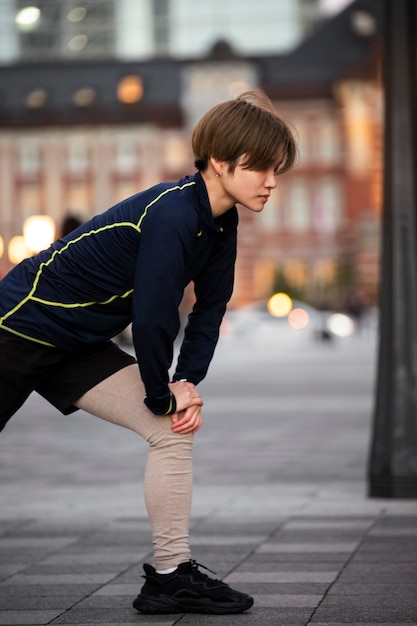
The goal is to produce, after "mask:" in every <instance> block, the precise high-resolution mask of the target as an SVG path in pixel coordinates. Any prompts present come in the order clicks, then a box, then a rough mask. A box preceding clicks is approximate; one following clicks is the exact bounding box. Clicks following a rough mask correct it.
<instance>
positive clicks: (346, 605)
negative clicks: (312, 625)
mask: <svg viewBox="0 0 417 626" xmlns="http://www.w3.org/2000/svg"><path fill="white" fill-rule="evenodd" d="M416 615H417V598H412V599H411V598H404V597H402V598H400V599H397V600H393V598H391V597H381V596H373V595H369V596H368V595H360V596H358V595H356V596H346V595H343V596H342V595H332V596H327V597H326V598H325V600H324V602H323V603H322V604H321V605H320V606H319V607H318V609H317V611H316V612H315V614H314V619H313V620H312V621H313V622H314V621H316V620H317V621H319V622H323V621H326V620H327V621H335V620H339V621H342V622H343V621H344V622H346V621H347V620H349V622H348V623H352V622H363V621H370V620H372V621H379V622H380V621H383V622H387V621H391V622H395V621H397V622H399V623H401V622H404V621H407V622H409V621H412V620H414V619H415V618H416Z"/></svg>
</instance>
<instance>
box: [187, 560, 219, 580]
mask: <svg viewBox="0 0 417 626" xmlns="http://www.w3.org/2000/svg"><path fill="white" fill-rule="evenodd" d="M190 563H191V567H192V568H193V569H198V568H199V567H202V568H203V569H205V570H207V571H208V572H211V573H212V574H214V575H215V576H217V572H213V570H212V569H210V568H209V567H207V566H206V565H203V564H202V563H197V561H195V560H194V559H190ZM199 574H201V572H199ZM202 575H203V576H206V574H202Z"/></svg>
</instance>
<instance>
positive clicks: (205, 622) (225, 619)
mask: <svg viewBox="0 0 417 626" xmlns="http://www.w3.org/2000/svg"><path fill="white" fill-rule="evenodd" d="M310 615H311V609H297V608H280V607H273V608H257V607H256V606H254V607H252V608H251V609H250V611H246V612H245V613H243V614H241V615H192V614H187V615H184V616H183V617H181V620H180V621H179V622H178V626H290V625H291V626H305V624H306V623H307V622H308V620H309V618H310ZM54 623H55V622H54ZM345 626H346V625H345Z"/></svg>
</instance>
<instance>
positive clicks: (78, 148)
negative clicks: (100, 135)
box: [67, 135, 90, 174]
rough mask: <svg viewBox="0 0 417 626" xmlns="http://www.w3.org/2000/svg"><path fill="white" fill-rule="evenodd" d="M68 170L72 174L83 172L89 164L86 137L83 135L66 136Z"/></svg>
mask: <svg viewBox="0 0 417 626" xmlns="http://www.w3.org/2000/svg"><path fill="white" fill-rule="evenodd" d="M67 158H68V171H69V172H70V173H72V174H78V173H82V172H84V171H85V170H86V169H87V168H88V166H89V160H90V159H89V151H88V145H87V138H86V137H85V136H84V135H74V136H70V137H68V144H67Z"/></svg>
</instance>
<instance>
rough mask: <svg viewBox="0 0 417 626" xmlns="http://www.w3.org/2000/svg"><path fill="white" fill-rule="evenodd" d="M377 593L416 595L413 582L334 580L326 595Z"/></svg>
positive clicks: (416, 591) (409, 596)
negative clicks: (349, 581) (347, 581)
mask: <svg viewBox="0 0 417 626" xmlns="http://www.w3.org/2000/svg"><path fill="white" fill-rule="evenodd" d="M334 594H336V595H347V596H351V595H377V596H381V597H388V596H394V597H395V596H396V597H405V598H407V597H408V598H415V597H416V595H417V589H416V585H415V584H414V585H413V584H407V583H401V584H395V583H385V584H384V583H373V582H362V583H340V582H336V583H335V584H334V585H332V586H331V587H330V589H329V591H328V595H334Z"/></svg>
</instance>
